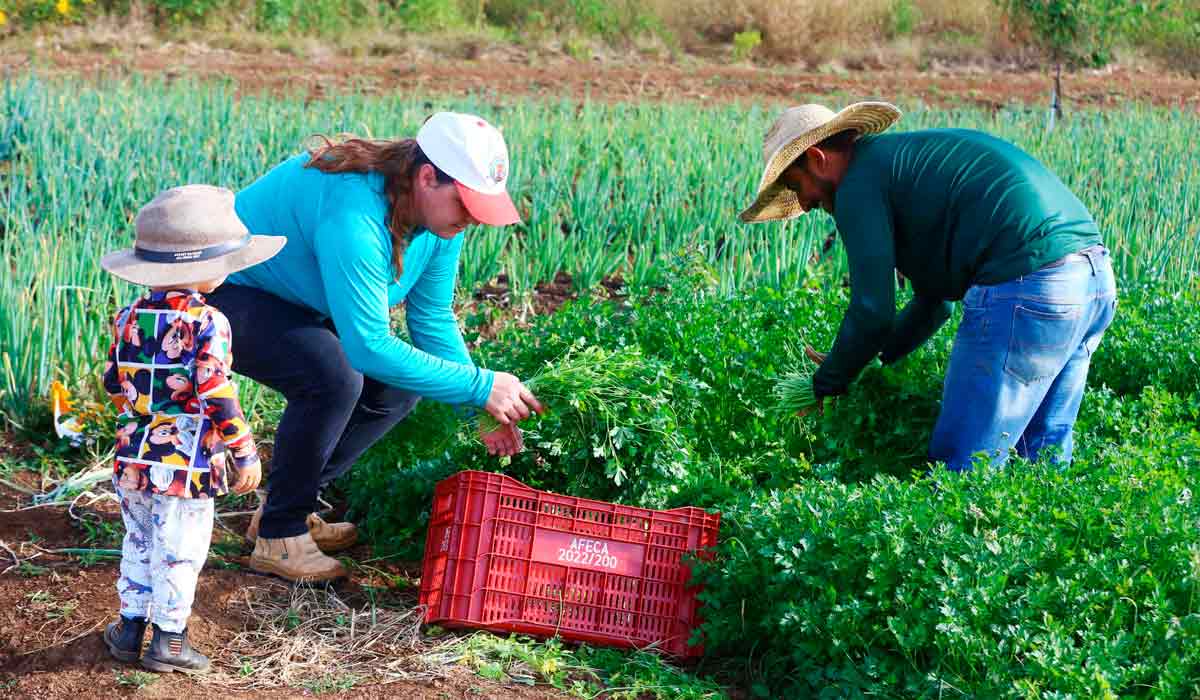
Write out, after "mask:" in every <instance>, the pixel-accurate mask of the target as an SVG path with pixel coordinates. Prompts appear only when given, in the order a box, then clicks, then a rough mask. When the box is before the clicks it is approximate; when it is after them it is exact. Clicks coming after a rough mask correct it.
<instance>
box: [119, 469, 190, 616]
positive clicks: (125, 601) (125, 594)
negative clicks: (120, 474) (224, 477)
mask: <svg viewBox="0 0 1200 700" xmlns="http://www.w3.org/2000/svg"><path fill="white" fill-rule="evenodd" d="M117 496H119V497H120V499H121V517H122V518H123V519H124V520H125V543H124V547H123V548H122V552H121V578H119V579H117V592H118V593H119V594H120V596H121V614H122V615H124V616H125V617H130V618H132V617H145V618H147V619H149V620H150V621H151V622H153V623H154V624H156V625H158V626H159V628H160V629H162V630H163V631H165V632H182V631H183V630H184V628H185V627H187V621H188V616H189V615H191V613H192V601H193V600H194V599H195V597H196V581H197V579H199V577H200V569H202V568H204V561H205V559H207V558H208V543H209V541H210V540H211V539H212V529H213V499H211V498H178V497H175V496H162V495H159V494H152V493H147V492H145V491H134V490H125V489H121V488H120V487H118V488H117Z"/></svg>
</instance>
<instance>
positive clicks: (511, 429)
mask: <svg viewBox="0 0 1200 700" xmlns="http://www.w3.org/2000/svg"><path fill="white" fill-rule="evenodd" d="M479 439H480V440H482V441H483V444H484V445H486V446H487V451H488V454H490V455H496V456H498V457H511V456H513V455H515V454H517V453H518V452H520V451H521V450H524V449H525V439H524V438H522V437H521V429H520V428H518V427H517V424H516V423H509V424H508V425H502V426H500V427H499V428H496V429H495V430H493V431H491V432H490V433H485V432H484V431H483V430H480V431H479Z"/></svg>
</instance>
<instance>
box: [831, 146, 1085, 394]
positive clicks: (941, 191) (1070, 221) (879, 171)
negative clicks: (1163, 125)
mask: <svg viewBox="0 0 1200 700" xmlns="http://www.w3.org/2000/svg"><path fill="white" fill-rule="evenodd" d="M833 218H834V220H835V221H836V222H837V227H838V234H839V236H840V237H841V239H842V244H843V245H845V246H846V256H847V258H848V260H849V262H850V287H851V295H850V306H849V308H848V309H847V310H846V316H845V318H843V319H842V325H841V329H840V330H839V331H838V336H837V340H836V341H835V342H834V344H833V349H832V350H831V351H830V353H829V356H828V358H827V359H826V360H825V362H824V363H823V364H822V365H821V367H820V368H819V369H818V370H817V372H816V374H815V375H813V390H814V392H815V393H816V394H817V395H818V396H829V395H836V394H842V393H845V391H846V388H847V386H848V385H849V384H850V382H851V381H853V379H854V378H855V377H856V376H858V373H859V372H861V371H862V369H863V367H865V366H866V365H867V363H869V362H870V361H871V359H872V358H874V357H876V356H879V357H880V359H881V360H882V361H883V362H884V363H885V364H887V363H890V362H894V361H896V360H898V359H900V358H902V357H904V356H905V355H907V354H908V353H910V352H912V351H913V350H915V349H916V348H918V347H920V346H921V344H923V343H924V342H925V341H926V340H928V339H929V337H930V336H932V335H933V334H934V333H935V332H936V331H937V329H938V328H940V327H941V326H942V324H943V323H945V322H946V319H947V318H949V317H950V302H951V301H957V300H959V299H962V298H963V295H965V294H966V292H967V289H968V288H969V287H970V286H972V285H976V284H998V283H1000V282H1007V281H1009V280H1012V279H1015V278H1017V277H1020V276H1021V275H1025V274H1028V273H1030V272H1033V271H1034V270H1037V269H1038V268H1041V267H1042V266H1044V265H1046V264H1048V263H1051V262H1054V261H1055V260H1058V259H1059V258H1062V257H1063V256H1064V255H1068V254H1070V253H1073V252H1076V251H1079V250H1083V249H1084V248H1087V247H1088V246H1091V245H1095V244H1097V243H1099V242H1100V231H1099V229H1098V228H1097V227H1096V222H1095V221H1094V220H1093V219H1092V216H1091V214H1089V213H1088V211H1087V209H1086V208H1085V207H1084V206H1083V203H1082V202H1080V201H1079V199H1078V198H1077V197H1076V196H1075V195H1074V194H1072V193H1071V191H1070V190H1068V189H1067V187H1066V185H1064V184H1063V183H1062V181H1061V180H1059V179H1058V177H1057V176H1055V175H1054V173H1052V172H1050V171H1049V170H1048V169H1047V168H1046V167H1045V166H1043V165H1042V164H1041V163H1039V162H1038V161H1037V160H1035V159H1034V158H1033V157H1032V156H1030V155H1029V154H1027V153H1025V152H1024V151H1022V150H1021V149H1019V148H1017V147H1016V146H1014V145H1012V144H1010V143H1008V142H1006V141H1002V140H1000V139H998V138H995V137H993V136H989V135H987V134H984V133H982V132H978V131H970V130H967V129H929V130H925V131H912V132H904V133H894V134H883V135H880V136H873V137H865V138H863V139H861V140H860V141H858V143H857V144H856V145H855V149H854V155H853V157H852V158H851V161H850V166H849V168H848V169H847V171H846V175H845V177H844V178H843V179H842V182H841V183H840V184H839V186H838V189H837V193H836V196H835V199H834V215H833ZM896 270H899V271H900V273H901V274H903V275H904V276H905V277H906V278H908V280H909V281H910V282H911V283H912V289H913V293H914V298H913V300H912V301H911V302H910V303H909V304H908V305H907V306H906V307H905V308H904V309H903V310H902V311H901V312H900V313H899V314H898V315H897V313H896V278H895V273H894V271H896Z"/></svg>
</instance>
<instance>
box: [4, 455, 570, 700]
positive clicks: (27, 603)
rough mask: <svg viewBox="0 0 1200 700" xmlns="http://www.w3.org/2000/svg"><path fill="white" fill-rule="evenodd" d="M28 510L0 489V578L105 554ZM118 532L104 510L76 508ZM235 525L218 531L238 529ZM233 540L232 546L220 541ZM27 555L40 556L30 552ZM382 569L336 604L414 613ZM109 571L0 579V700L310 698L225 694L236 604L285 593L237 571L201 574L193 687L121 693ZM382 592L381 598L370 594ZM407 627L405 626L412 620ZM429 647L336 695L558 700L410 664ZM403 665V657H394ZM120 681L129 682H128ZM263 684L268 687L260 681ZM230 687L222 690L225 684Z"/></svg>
mask: <svg viewBox="0 0 1200 700" xmlns="http://www.w3.org/2000/svg"><path fill="white" fill-rule="evenodd" d="M14 478H15V479H16V483H17V484H18V485H22V486H33V485H35V483H36V476H35V475H32V474H29V473H18V474H17V475H16V476H15V477H9V479H10V481H11V480H13V479H14ZM28 505H29V499H28V497H27V496H25V495H23V494H20V493H18V492H17V491H15V490H14V489H11V488H8V487H7V486H0V542H3V544H4V546H5V547H6V548H7V549H8V550H10V551H0V571H3V570H4V569H6V568H8V567H9V566H10V565H11V564H12V563H13V562H12V559H13V557H14V556H16V557H20V558H21V559H27V558H28V557H29V555H31V554H33V553H37V552H39V551H41V550H55V549H59V548H66V547H85V546H88V547H104V546H112V545H104V544H90V545H89V544H85V543H84V542H83V540H84V537H85V533H84V531H83V530H82V529H81V528H80V527H79V526H78V525H76V524H74V522H73V520H72V518H71V516H70V515H69V514H68V513H67V511H66V509H65V508H61V507H59V508H37V509H31V510H17V509H18V508H21V507H23V506H28ZM76 512H77V513H82V512H87V513H89V514H90V515H92V516H95V517H99V518H102V519H103V520H106V521H108V522H111V523H114V524H117V525H119V513H118V512H117V509H116V506H115V504H111V503H104V504H102V505H101V506H97V507H92V508H87V509H83V510H82V511H81V510H79V509H77V510H76ZM246 520H247V518H246V517H245V516H239V517H237V518H233V519H231V520H229V521H227V522H226V524H227V525H228V526H229V528H230V529H231V530H233V531H234V532H241V531H242V530H243V528H244V526H245V521H246ZM214 539H215V540H216V541H220V542H222V543H223V544H224V545H225V547H224V549H223V551H226V552H228V554H227V556H226V557H225V560H226V561H228V562H230V565H232V566H235V567H236V566H238V565H240V564H241V565H244V564H245V562H246V557H248V555H249V547H248V546H247V545H245V544H244V542H241V543H239V542H238V540H239V539H240V538H236V537H232V536H231V535H230V534H228V533H227V532H226V531H225V530H224V529H223V528H218V531H217V532H216V533H215V534H214ZM231 542H232V543H233V544H232V546H231V544H230V543H231ZM37 548H40V550H39V549H37ZM347 554H348V555H349V556H350V557H352V558H354V559H355V560H357V561H365V560H367V559H369V558H370V552H369V550H368V549H367V548H366V547H365V546H358V547H356V548H354V549H352V550H350V551H349V552H348V553H347ZM374 566H376V567H378V568H379V569H380V570H381V571H383V572H385V573H388V574H394V575H395V580H397V581H401V582H405V583H404V585H401V586H395V585H394V583H391V584H389V583H385V582H382V581H381V580H380V578H379V576H377V575H376V574H373V573H371V572H370V571H355V573H354V574H353V576H352V577H351V579H350V580H349V581H346V582H343V583H340V584H338V585H337V587H336V591H337V594H338V596H339V597H340V598H341V599H342V600H344V601H346V602H347V603H348V604H350V605H351V606H355V605H356V604H363V605H365V589H364V586H365V585H372V586H375V587H376V593H375V600H376V601H377V602H378V603H379V604H380V605H384V604H386V605H389V606H393V607H395V608H399V609H405V608H408V609H411V608H412V607H413V606H415V605H416V593H415V590H416V589H415V587H414V586H413V583H414V582H415V579H416V576H417V572H418V570H419V565H418V564H414V563H407V564H399V565H385V564H378V563H377V564H375V565H374ZM117 576H118V567H117V563H116V562H115V561H112V560H107V561H101V562H98V563H94V564H90V565H85V564H82V563H81V562H80V561H79V559H78V558H75V557H70V556H64V555H55V554H46V553H43V554H41V555H39V556H38V557H36V558H34V559H32V560H29V561H28V564H27V566H26V567H24V568H16V567H14V568H13V570H11V571H7V572H6V573H4V574H2V575H0V697H5V698H22V699H30V700H34V699H43V698H44V699H47V700H50V699H54V700H58V699H60V698H74V699H77V700H90V699H92V698H111V697H145V698H229V699H231V700H232V699H235V698H254V699H255V700H258V699H263V700H267V699H271V700H275V699H278V700H282V699H284V698H301V697H312V696H313V695H314V693H313V692H311V691H310V690H306V689H305V688H304V687H279V688H274V689H256V690H242V691H239V690H237V689H236V686H237V684H238V682H239V677H238V676H239V674H238V667H237V665H236V664H237V659H236V658H233V655H232V654H231V653H229V650H230V648H231V647H233V646H235V643H236V641H237V640H236V639H235V638H236V637H238V635H239V634H241V633H243V632H245V631H247V630H253V629H256V628H257V627H258V626H260V623H261V620H259V619H257V617H256V615H255V614H254V612H253V611H252V609H251V608H250V607H249V606H248V605H247V604H245V601H247V600H250V599H251V598H253V599H255V600H266V599H270V598H271V597H272V596H274V597H276V599H278V596H281V595H282V596H284V598H283V600H285V601H286V600H287V595H288V592H287V591H288V590H289V587H288V586H286V585H285V584H283V583H282V582H280V581H278V580H277V579H274V578H270V577H264V576H259V575H257V574H254V573H251V572H249V571H247V570H245V569H243V568H240V567H238V568H223V567H220V566H214V565H213V562H212V561H211V560H210V565H209V566H208V567H206V568H205V570H204V572H203V574H202V575H201V577H200V585H199V588H198V590H197V593H196V603H195V606H194V608H193V613H192V618H191V622H190V627H189V635H190V637H191V639H192V641H193V642H194V643H195V645H196V646H197V648H198V649H200V650H201V651H202V652H204V653H207V654H208V655H209V656H210V657H212V658H213V665H214V669H213V671H212V672H211V673H210V674H209V677H208V678H205V679H201V680H197V679H193V678H188V677H185V676H183V675H182V674H167V675H160V676H158V677H157V678H156V679H155V680H154V681H153V682H152V683H149V684H147V685H145V687H142V688H136V687H134V686H132V685H123V684H122V683H121V682H120V681H121V675H122V674H127V673H128V672H130V671H136V670H139V669H138V667H137V666H134V665H129V664H122V663H120V662H117V661H114V660H113V659H112V658H110V657H109V654H108V650H107V649H106V648H105V646H104V643H103V641H102V640H101V633H102V630H103V628H104V625H105V624H107V623H108V622H110V621H112V620H113V619H115V615H116V605H117V597H116V589H115V587H114V586H115V582H116V579H117ZM380 591H382V592H380ZM414 619H415V618H414ZM434 643H436V640H435V641H434V642H428V643H425V641H422V643H421V644H419V645H418V647H417V648H416V649H411V650H408V651H406V652H403V653H408V654H410V655H412V663H411V664H405V665H406V666H407V667H408V668H411V669H414V675H415V676H416V677H417V678H418V680H414V681H399V682H393V683H386V684H379V683H370V682H364V683H362V684H359V685H354V686H353V687H352V688H350V689H349V690H347V691H345V692H344V694H343V695H342V697H354V698H367V699H372V700H373V699H377V698H406V699H407V698H412V699H415V700H452V699H455V700H456V699H458V698H471V699H472V700H476V699H481V698H504V699H505V700H508V699H517V698H519V699H523V700H548V699H550V698H562V697H567V696H566V695H565V694H563V693H560V692H558V691H555V690H554V689H552V688H548V687H532V688H531V687H526V686H519V685H504V684H500V683H495V682H492V681H489V680H485V679H483V678H481V677H479V676H477V675H476V674H475V673H474V672H473V671H471V670H470V669H467V668H465V667H461V666H453V665H452V666H443V667H436V666H429V665H428V664H423V663H422V662H421V660H420V658H419V655H420V654H421V653H422V651H423V650H424V649H427V648H428V647H429V646H432V644H434ZM395 660H399V661H403V659H395ZM127 682H128V678H127ZM266 682H268V683H269V682H270V679H266ZM231 684H232V685H233V686H234V688H235V689H231V688H230V685H231Z"/></svg>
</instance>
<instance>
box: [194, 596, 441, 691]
mask: <svg viewBox="0 0 1200 700" xmlns="http://www.w3.org/2000/svg"><path fill="white" fill-rule="evenodd" d="M231 604H232V605H234V606H235V607H240V608H242V612H243V613H244V615H245V619H247V620H258V621H259V624H258V627H257V628H255V629H248V630H246V631H244V632H242V633H240V634H238V635H237V636H236V637H234V638H233V640H232V641H230V642H229V643H227V644H225V645H223V647H222V648H221V650H220V652H219V654H217V655H216V656H215V657H214V659H213V662H214V666H215V667H216V669H217V670H218V671H219V672H218V673H212V674H209V675H208V676H206V677H205V678H204V682H206V683H209V684H212V685H218V686H222V687H226V688H230V689H238V690H253V689H265V688H278V687H282V686H286V687H307V688H313V689H321V688H324V689H345V688H346V687H349V686H353V685H356V684H358V683H366V682H369V683H373V684H379V683H388V682H394V681H399V680H417V681H424V680H430V679H433V678H437V677H441V676H443V675H444V674H443V673H442V672H441V671H439V670H438V668H437V666H436V664H434V663H431V662H430V661H428V660H426V659H425V658H424V656H423V652H425V651H426V650H427V645H426V644H425V643H424V642H423V641H422V639H421V634H420V626H421V610H420V608H414V607H407V608H391V607H383V606H378V605H375V604H374V603H373V602H371V601H364V602H363V603H362V604H361V605H351V604H349V603H347V602H346V601H345V600H343V599H342V597H340V596H339V595H338V593H337V592H336V591H334V590H333V589H332V588H324V587H320V588H318V587H313V586H291V585H288V584H284V583H282V582H280V583H275V582H271V583H265V584H264V585H262V586H254V587H251V588H246V589H243V590H242V591H241V596H240V597H239V598H238V599H237V600H235V601H231Z"/></svg>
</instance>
